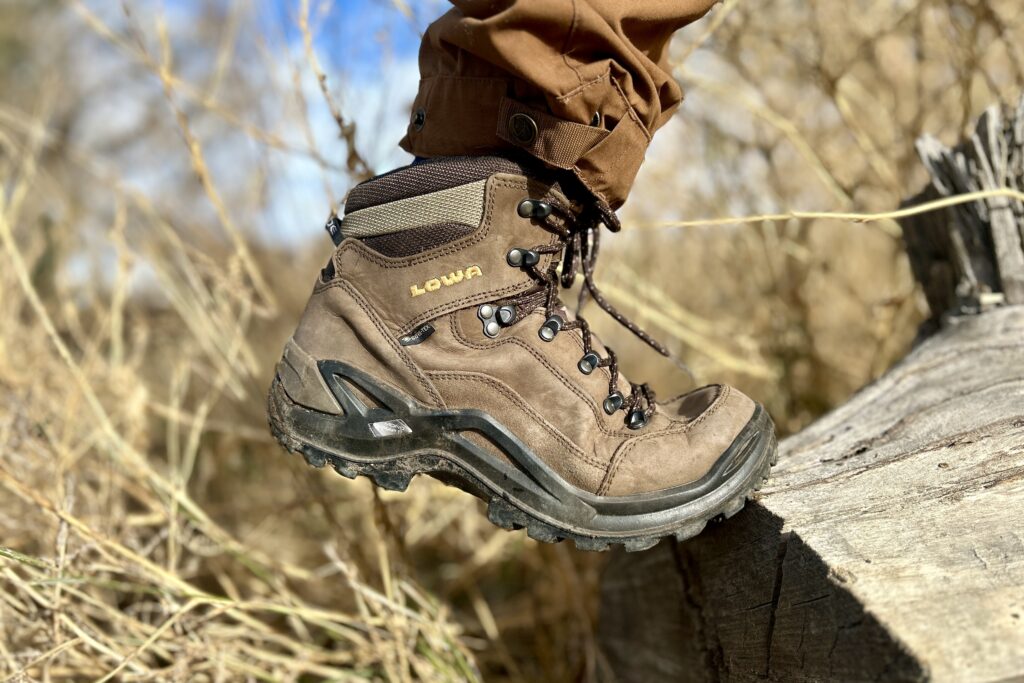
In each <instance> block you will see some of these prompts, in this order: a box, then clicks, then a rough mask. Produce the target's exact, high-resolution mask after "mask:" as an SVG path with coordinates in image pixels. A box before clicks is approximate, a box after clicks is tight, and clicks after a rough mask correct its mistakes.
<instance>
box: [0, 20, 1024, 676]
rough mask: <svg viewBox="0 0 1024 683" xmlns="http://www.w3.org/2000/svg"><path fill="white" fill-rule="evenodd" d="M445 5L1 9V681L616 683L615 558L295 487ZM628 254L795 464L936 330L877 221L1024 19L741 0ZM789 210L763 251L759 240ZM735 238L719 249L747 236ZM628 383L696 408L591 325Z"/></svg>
mask: <svg viewBox="0 0 1024 683" xmlns="http://www.w3.org/2000/svg"><path fill="white" fill-rule="evenodd" d="M445 8H446V5H445V3H443V2H440V1H438V0H426V1H423V0H419V1H417V2H415V3H414V2H412V1H411V0H409V1H406V0H335V1H334V2H331V1H329V0H308V1H307V0H264V1H263V2H248V1H245V0H203V1H200V0H194V1H191V2H190V1H186V0H163V1H162V2H161V1H157V0H123V1H117V2H115V1H114V0H67V1H63V0H2V1H0V190H2V193H0V673H2V674H3V675H4V676H6V677H9V678H8V680H46V681H49V680H68V679H71V680H97V679H102V680H170V681H179V680H181V681H185V680H188V681H233V680H274V681H277V680H282V681H297V680H302V681H313V680H356V679H357V680H384V679H386V680H411V679H427V680H467V679H469V680H475V679H481V678H483V679H486V680H496V681H501V680H510V681H542V680H544V681H566V680H594V679H598V678H601V677H602V673H603V672H604V671H605V669H604V667H603V664H602V657H601V653H600V651H599V649H598V648H597V646H596V644H595V640H594V632H595V624H596V619H597V618H598V614H597V600H596V597H597V590H598V586H599V578H600V571H601V567H602V564H603V562H604V561H605V557H604V556H601V555H588V554H585V553H579V552H577V551H576V550H575V549H574V548H572V547H570V546H568V545H565V544H563V545H558V546H549V545H541V544H537V543H535V542H533V541H531V540H529V539H527V538H526V537H525V534H523V533H515V534H511V533H507V532H504V531H501V530H499V529H497V528H494V527H492V526H491V525H490V524H489V523H488V522H487V521H486V519H485V517H484V516H483V515H482V514H480V512H481V510H482V507H481V505H480V504H479V503H478V502H477V501H476V500H475V499H473V498H471V497H470V496H468V495H466V494H463V493H461V492H458V491H456V490H454V489H448V488H445V487H444V486H442V485H440V484H437V483H436V482H433V481H432V480H428V479H425V478H420V479H418V480H416V481H415V482H414V484H413V486H412V487H411V488H410V491H409V493H407V494H403V495H395V494H390V493H384V492H381V491H377V490H375V489H374V488H373V487H372V485H371V484H370V483H369V482H367V481H366V480H359V481H356V482H349V481H347V480H343V479H341V478H339V477H337V476H336V475H335V474H334V473H333V472H330V471H313V470H309V469H307V467H306V466H305V464H304V463H303V462H302V461H301V459H296V458H295V457H294V456H288V455H286V454H285V453H284V452H283V451H280V449H279V448H278V447H277V445H276V444H275V443H274V442H273V441H272V440H271V438H270V436H269V434H268V433H267V429H266V426H265V419H264V412H263V406H264V393H265V389H266V387H267V386H268V385H269V382H270V378H271V375H272V372H273V367H274V364H275V363H276V361H277V359H278V354H279V353H280V350H281V347H282V345H283V343H284V341H285V340H286V339H287V337H288V335H289V334H290V333H291V331H292V329H293V326H294V324H295V322H296V320H297V317H298V315H299V313H300V312H301V307H302V305H303V304H304V302H305V299H306V297H307V296H308V294H309V291H310V289H311V287H312V283H313V281H314V279H315V276H316V273H317V272H318V270H319V267H320V266H321V265H322V264H323V263H324V262H325V260H326V259H327V258H328V256H329V254H330V251H331V248H330V242H329V240H328V239H327V237H326V235H325V234H323V232H322V227H321V226H322V225H323V223H324V220H325V219H326V217H327V216H328V214H329V212H330V211H331V210H332V208H336V207H338V206H339V204H340V203H341V202H342V201H343V199H344V197H345V194H346V192H347V191H348V190H349V189H350V188H351V187H352V186H353V185H354V184H355V183H356V182H359V181H360V180H363V179H366V178H367V177H370V176H371V175H373V174H374V173H377V172H382V171H386V170H388V169H390V168H393V167H395V166H397V165H401V164H404V163H407V162H408V161H409V159H408V158H407V157H406V155H404V153H403V152H401V151H400V150H399V149H398V147H397V142H398V140H399V138H400V137H401V135H402V133H403V131H404V129H405V126H406V122H407V121H408V108H409V105H410V103H411V101H412V98H413V96H414V94H415V89H416V83H417V79H418V75H417V69H416V52H417V48H418V42H419V37H420V35H421V33H422V31H423V30H424V28H425V27H426V25H427V24H428V23H429V22H430V21H431V19H432V18H434V17H436V16H438V15H439V14H440V13H441V12H442V11H444V9H445ZM672 60H673V64H674V67H675V74H676V76H677V78H678V79H679V80H680V82H681V83H682V84H683V86H684V88H685V90H686V92H687V100H686V102H685V103H684V105H683V107H682V109H681V110H680V112H679V114H677V116H676V117H675V119H674V120H673V121H672V123H671V124H670V125H669V126H667V127H666V128H665V129H664V130H663V131H662V132H661V133H660V134H659V135H658V137H657V138H656V139H655V144H654V146H653V147H652V149H651V151H650V153H649V155H648V161H647V163H646V165H645V167H644V169H643V171H642V172H641V176H640V179H639V181H638V184H637V187H636V189H635V190H634V192H633V194H632V196H631V198H630V200H629V202H628V203H627V205H626V206H625V207H624V208H623V210H622V211H621V215H622V217H623V220H624V222H625V223H626V229H625V230H624V231H623V232H622V233H619V234H618V235H616V236H614V237H610V238H608V239H606V240H605V241H604V245H603V246H604V249H603V254H604V255H603V257H602V259H601V263H600V266H599V270H598V280H599V283H600V284H601V286H602V288H603V289H604V290H605V291H606V293H607V294H608V295H609V298H610V299H611V300H612V301H613V303H615V305H616V306H618V307H620V308H622V309H623V310H624V311H625V312H626V313H627V314H629V315H631V316H632V317H633V318H634V319H635V320H636V321H637V322H639V323H640V324H641V325H644V326H645V327H646V328H647V329H649V330H650V331H651V332H652V333H653V334H654V335H655V336H656V337H658V338H659V339H661V340H663V341H665V342H667V343H668V345H669V346H670V347H671V348H672V349H673V350H674V351H675V352H676V353H677V354H678V355H680V356H681V357H682V358H684V359H685V360H686V361H687V363H688V364H689V365H690V366H691V368H692V369H693V370H694V373H695V374H696V376H697V380H698V382H699V383H706V382H709V381H726V382H730V383H733V384H735V385H737V386H738V387H740V388H741V389H742V390H744V391H745V392H747V393H749V394H751V395H753V396H754V397H755V398H757V399H759V400H760V401H762V402H764V403H765V404H766V405H767V406H768V407H769V409H770V411H771V413H772V415H773V417H774V418H775V421H776V423H777V424H778V425H779V426H780V429H781V431H783V432H785V433H792V432H794V431H797V430H799V429H800V428H802V427H803V426H805V425H806V424H808V423H809V422H810V421H811V420H813V419H814V418H815V417H816V416H818V415H821V414H822V413H823V412H825V411H827V410H828V409H829V408H830V407H831V406H834V405H836V404H838V403H840V402H842V401H843V400H844V399H845V398H846V397H848V396H849V395H850V394H851V393H852V392H854V391H856V390H857V389H858V388H859V387H861V386H863V385H865V384H866V383H868V382H870V381H871V380H872V379H873V378H875V377H877V376H878V375H879V374H880V373H882V372H884V371H885V369H886V368H887V367H888V366H889V365H890V364H891V363H892V362H893V361H894V360H896V359H898V358H899V357H900V356H901V355H902V354H903V353H905V351H906V350H907V348H908V347H909V345H910V344H911V342H912V340H913V338H914V335H915V332H916V329H917V326H918V324H919V323H920V321H921V320H922V319H923V317H924V315H925V314H926V311H925V310H924V308H923V303H922V299H921V297H920V295H919V293H918V291H917V290H916V288H915V285H914V282H913V280H912V278H911V276H910V272H909V268H908V265H907V263H906V259H905V257H904V255H903V249H902V244H901V238H900V230H899V226H898V225H897V224H895V223H893V222H892V221H888V220H884V219H880V220H873V221H870V222H860V223H853V222H848V221H844V220H840V219H838V218H833V217H828V216H827V215H826V216H819V217H816V218H813V219H812V218H796V217H790V218H779V217H778V214H783V215H787V214H789V213H790V212H792V211H809V212H817V213H825V214H827V213H834V212H885V211H890V210H892V209H895V208H897V207H898V206H899V205H900V203H901V202H902V201H903V200H905V199H908V198H910V197H912V196H913V195H914V194H916V193H917V192H918V191H919V190H920V189H921V188H922V187H923V184H924V182H925V174H924V171H923V169H922V168H921V167H920V164H919V163H918V160H917V157H916V155H915V151H914V141H915V139H916V138H917V137H918V136H919V135H921V134H923V133H925V132H929V133H932V134H935V135H936V136H938V137H940V138H941V139H942V140H943V141H944V142H947V143H952V142H955V141H956V140H957V139H959V138H960V137H961V135H962V134H963V133H964V132H965V130H966V129H967V128H968V127H969V126H970V125H971V122H972V121H973V120H974V119H975V118H976V117H977V115H978V114H979V113H980V112H981V110H982V109H984V108H985V107H986V106H988V105H990V104H993V103H997V102H1016V100H1017V98H1018V97H1019V95H1020V93H1021V92H1022V90H1024V6H1022V5H1021V3H1020V2H1019V0H853V1H851V2H842V3H840V2H822V1H820V0H811V1H806V0H774V1H772V2H766V1H762V0H744V1H742V2H740V1H738V0H726V2H724V3H722V4H719V5H718V6H717V7H716V8H715V9H714V10H713V11H712V13H711V14H710V15H709V16H708V17H707V18H705V19H704V20H703V21H701V22H699V23H697V24H695V25H693V26H690V27H688V28H687V29H686V30H684V31H682V32H681V33H680V34H679V35H678V36H677V38H676V40H675V42H674V43H673V50H672ZM766 214H772V215H776V219H775V220H761V219H758V218H757V216H761V215H766ZM723 219H728V220H723ZM589 317H590V320H591V321H592V322H593V323H594V325H595V327H596V328H597V329H598V332H599V333H600V334H601V335H602V337H603V338H604V339H605V340H606V341H608V342H609V343H610V345H612V346H614V347H615V348H616V350H617V351H618V352H619V356H620V359H621V363H622V365H623V367H624V369H625V372H626V373H627V374H628V375H629V376H630V377H633V378H642V379H649V380H651V381H652V383H653V384H654V386H655V388H656V389H658V390H659V392H660V393H662V394H663V395H671V394H673V393H677V392H680V391H683V390H687V389H690V388H692V387H693V386H694V385H693V382H692V381H691V380H690V379H689V378H687V377H686V376H685V375H684V374H682V373H679V372H678V371H675V370H674V369H672V367H671V364H665V363H664V361H662V360H660V359H659V358H658V357H656V356H655V355H654V354H653V353H652V352H650V351H649V350H646V348H645V347H643V346H642V344H641V343H640V342H638V341H637V340H635V339H633V338H631V336H630V335H629V334H628V333H627V332H625V331H624V330H623V329H622V328H619V327H618V326H617V325H615V324H614V322H613V321H611V320H610V319H608V318H606V317H603V316H601V315H599V314H598V312H597V311H592V312H590V316H589Z"/></svg>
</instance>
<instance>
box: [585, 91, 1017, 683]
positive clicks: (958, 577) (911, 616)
mask: <svg viewBox="0 0 1024 683" xmlns="http://www.w3.org/2000/svg"><path fill="white" fill-rule="evenodd" d="M919 150H920V151H921V154H922V157H923V158H924V160H925V163H926V164H927V165H928V167H929V170H930V171H931V173H932V176H933V184H932V186H931V187H930V188H929V189H928V190H927V191H926V192H925V193H923V194H922V195H921V196H919V197H918V198H916V199H915V200H912V201H920V200H921V199H922V198H927V197H936V196H942V195H948V194H955V193H960V192H964V191H971V190H977V189H992V188H996V187H1016V188H1018V189H1020V188H1024V100H1022V104H1021V106H1020V107H1018V109H1017V110H1016V111H1015V112H1012V113H1010V114H1009V115H1007V114H1006V113H1004V112H1002V111H1000V110H999V109H992V110H990V111H989V112H987V113H986V115H985V116H984V117H983V118H982V120H981V121H980V122H979V125H978V129H977V132H976V134H975V135H974V137H973V138H972V139H971V140H968V141H967V142H965V143H963V144H962V145H960V146H959V147H957V148H955V149H946V148H944V147H942V146H941V145H939V144H938V143H937V142H936V141H934V140H931V139H925V140H922V141H921V143H919ZM904 231H905V234H906V240H907V246H908V251H909V254H910V258H911V261H912V263H913V266H914V271H915V274H916V275H917V277H918V279H919V280H920V281H921V282H922V285H923V287H924V289H925V292H926V295H927V297H928V300H929V303H930V304H931V306H932V310H933V312H934V313H935V314H936V315H934V316H933V321H932V324H931V325H930V327H929V330H930V331H933V332H934V331H936V330H938V331H937V333H936V334H934V335H933V336H931V337H929V338H928V339H926V340H925V341H923V342H922V343H920V344H919V345H918V346H917V348H915V349H914V350H913V351H912V352H911V353H910V355H909V356H908V357H907V358H905V359H904V360H903V361H902V362H900V363H899V364H897V365H896V367H894V368H893V369H891V370H890V371H889V372H888V373H887V374H886V375H885V376H884V377H882V378H881V379H880V380H878V381H877V382H875V383H874V384H872V385H870V386H868V387H866V388H865V389H863V390H861V391H860V392H859V393H858V394H857V395H856V396H854V397H853V398H852V399H850V401H849V402H848V403H846V404H845V405H843V406H842V407H840V408H838V409H836V410H835V411H833V412H832V413H830V414H829V415H827V416H825V417H824V418H822V419H821V420H819V421H818V422H816V423H815V424H813V425H811V426H810V427H809V428H808V429H806V430H804V431H803V432H801V433H800V434H797V435H796V436H793V437H790V438H789V439H786V440H785V441H784V442H783V444H782V447H781V456H780V459H779V464H778V466H777V467H776V469H775V471H774V473H773V478H772V480H771V481H770V482H769V484H768V486H767V487H766V488H765V490H764V491H763V492H762V494H761V495H760V496H759V498H758V499H757V500H756V501H752V502H751V503H749V504H748V505H747V507H746V509H745V510H743V511H742V512H740V513H739V514H738V515H737V516H736V517H734V518H733V519H731V520H729V521H728V522H726V523H723V524H719V525H714V526H712V527H709V528H708V529H707V530H706V531H705V532H704V533H703V534H702V535H701V536H699V537H698V538H696V539H694V540H692V541H689V542H687V543H684V544H676V543H669V542H663V543H662V544H660V545H659V546H657V547H655V548H653V549H651V550H650V551H648V552H646V553H640V554H635V555H627V554H624V553H622V554H618V555H615V556H613V558H612V560H611V562H610V563H609V566H608V568H607V570H606V572H605V576H604V580H603V585H602V605H601V623H600V640H601V645H602V650H603V652H604V654H605V655H606V657H607V660H608V662H609V664H610V666H611V669H612V670H613V671H614V673H615V678H616V679H617V680H620V681H661V680H672V681H704V680H755V679H769V680H785V681H791V680H843V681H861V680H884V681H897V680H943V681H987V680H991V681H995V680H1007V679H1014V680H1016V679H1020V678H1024V305H1021V304H1024V288H1022V284H1024V205H1022V203H1021V202H1020V201H1016V200H1011V199H1006V198H995V199H990V200H984V201H979V202H975V203H974V204H971V205H966V206H962V207H959V208H956V209H950V210H948V211H947V212H946V213H944V214H931V215H926V216H922V217H917V218H914V219H911V220H908V221H907V222H906V223H905V224H904Z"/></svg>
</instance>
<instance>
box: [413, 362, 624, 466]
mask: <svg viewBox="0 0 1024 683" xmlns="http://www.w3.org/2000/svg"><path fill="white" fill-rule="evenodd" d="M427 374H428V375H429V376H430V377H432V378H434V379H442V380H444V379H449V380H455V381H458V380H470V381H475V382H483V383H484V384H489V385H491V387H493V388H494V389H496V390H497V391H498V392H499V393H501V394H502V396H504V397H505V398H506V399H508V400H509V401H511V402H512V403H513V404H515V405H516V406H517V407H518V408H521V409H522V410H523V412H525V413H526V414H527V415H529V416H530V417H531V418H533V420H534V421H535V422H536V423H537V424H539V425H540V426H541V427H543V428H544V429H545V430H546V431H547V432H548V433H549V434H550V435H551V436H553V437H554V438H555V440H556V441H558V442H559V443H561V444H562V446H563V447H565V449H566V450H568V451H570V452H571V453H572V454H573V455H576V456H577V457H579V458H580V459H581V460H583V461H584V462H585V463H587V464H588V465H590V466H591V467H594V468H596V469H599V470H604V469H605V467H606V466H607V463H604V462H601V461H600V460H597V459H596V458H593V457H592V456H590V455H588V454H587V452H586V451H584V450H583V449H581V448H580V447H579V446H577V445H576V444H574V443H573V442H572V441H570V440H569V439H568V437H566V436H565V435H564V434H562V433H561V432H560V431H558V430H557V429H556V428H555V427H554V426H552V425H551V424H549V423H548V422H547V420H545V419H544V417H543V416H542V415H541V414H540V413H538V412H537V411H536V410H534V409H533V407H532V406H530V404H529V403H527V402H526V401H524V400H523V397H522V396H520V395H519V394H517V393H516V392H515V391H513V390H512V389H511V388H509V387H508V386H506V385H505V384H503V383H502V382H499V381H498V380H496V379H494V378H493V377H490V376H488V375H483V374H480V373H474V372H452V371H436V372H435V371H429V370H428V371H427Z"/></svg>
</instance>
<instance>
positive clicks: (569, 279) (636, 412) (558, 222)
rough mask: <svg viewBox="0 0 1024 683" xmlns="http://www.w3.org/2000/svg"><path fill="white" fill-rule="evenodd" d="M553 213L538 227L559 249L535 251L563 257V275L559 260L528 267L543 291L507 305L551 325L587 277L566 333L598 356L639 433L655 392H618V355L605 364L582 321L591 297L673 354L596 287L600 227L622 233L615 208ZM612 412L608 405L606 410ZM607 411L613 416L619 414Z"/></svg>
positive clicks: (641, 387) (634, 388)
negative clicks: (568, 294) (575, 333)
mask: <svg viewBox="0 0 1024 683" xmlns="http://www.w3.org/2000/svg"><path fill="white" fill-rule="evenodd" d="M544 203H545V204H547V205H549V206H550V207H551V210H550V212H547V213H546V215H542V216H536V215H535V216H534V218H535V219H536V220H537V223H538V224H539V225H540V226H541V227H542V228H544V229H545V230H547V231H548V232H552V233H554V234H555V235H557V236H558V240H557V241H556V242H555V243H554V244H542V245H538V246H535V247H533V248H532V249H531V251H534V252H535V253H537V254H561V255H562V258H561V274H559V272H558V271H559V259H557V258H556V259H553V260H552V262H551V265H550V266H548V267H547V268H545V269H541V268H539V267H538V266H539V264H532V265H525V266H524V267H525V269H526V270H527V272H528V273H529V274H530V275H531V276H532V277H534V278H535V279H536V280H537V281H538V286H537V287H536V288H534V289H531V290H529V291H527V292H525V293H523V294H521V295H519V296H517V297H514V298H513V299H511V300H509V301H508V302H506V303H508V304H510V305H514V306H515V307H516V309H517V312H516V318H517V319H520V318H521V317H522V316H524V315H525V314H527V313H530V312H532V311H534V310H537V308H539V307H541V306H543V310H544V314H545V317H546V318H548V319H551V317H552V316H554V315H556V313H557V310H558V309H559V308H560V307H562V308H564V305H563V303H562V301H561V300H560V299H559V297H558V292H559V288H564V289H568V288H570V287H572V285H573V284H574V283H575V281H576V276H577V274H579V273H580V272H582V274H583V287H582V289H581V290H580V294H579V299H578V301H577V308H576V310H577V315H576V317H575V318H574V319H573V320H569V321H565V322H563V324H562V325H561V330H562V331H566V330H579V331H580V333H581V336H582V338H583V352H584V357H586V356H587V355H588V354H593V355H594V356H596V357H597V358H599V361H598V362H597V364H596V365H595V366H594V368H598V367H602V368H608V371H609V374H610V377H609V382H608V395H609V398H612V397H613V396H619V397H621V398H622V401H621V405H620V406H619V407H618V408H617V410H622V411H624V412H625V413H626V415H627V418H626V420H627V424H628V425H629V426H631V427H634V428H639V427H642V426H643V425H645V424H647V422H648V421H649V420H650V419H651V416H653V415H654V412H655V410H656V403H655V398H656V396H655V392H654V389H652V388H651V387H650V385H648V384H647V383H643V384H636V383H633V382H630V383H629V384H630V393H629V396H626V397H622V395H621V393H620V392H619V389H618V383H619V364H618V358H617V356H616V355H615V352H614V351H613V350H612V349H610V348H608V347H607V346H605V351H606V353H607V355H606V356H604V357H603V358H602V357H600V356H598V354H597V353H596V351H595V349H594V345H593V341H594V336H593V334H592V333H591V331H590V324H589V323H588V322H587V321H586V319H584V318H583V317H581V316H580V315H579V311H580V310H582V308H583V304H584V303H585V302H586V299H587V297H588V296H589V297H591V298H593V300H594V303H596V304H597V305H598V306H599V307H600V308H601V310H603V311H604V312H605V313H607V314H608V315H610V316H611V317H612V318H614V319H615V321H616V322H618V323H619V324H620V325H622V326H623V327H625V328H626V329H627V330H629V331H630V332H632V333H633V334H634V335H636V337H637V338H639V339H640V340H641V341H643V342H644V343H645V344H647V345H648V346H650V347H651V348H652V349H654V350H655V351H657V352H658V353H659V354H661V355H662V356H665V357H666V358H672V359H673V360H675V359H674V358H673V356H672V354H671V353H670V352H669V350H668V349H667V348H666V347H665V346H664V345H663V344H662V343H661V342H659V341H657V340H656V339H654V338H653V337H651V335H650V334H648V333H647V332H645V331H644V330H643V329H642V328H641V327H640V326H639V325H637V324H636V323H635V322H633V321H632V320H630V319H629V318H627V317H626V316H625V315H624V314H622V313H621V312H620V311H619V310H618V309H616V308H615V307H614V306H613V305H612V304H611V303H610V302H609V301H608V299H607V298H606V297H605V295H604V294H603V293H602V292H601V290H600V289H599V288H598V287H597V284H596V283H595V282H594V267H595V264H596V261H597V256H598V252H599V248H600V235H601V226H602V225H603V226H605V227H607V228H608V230H610V231H611V232H618V231H619V229H620V228H621V224H620V223H619V220H618V217H617V216H616V215H615V213H614V212H613V211H612V210H611V208H610V207H609V206H608V205H607V204H605V203H604V202H602V201H598V202H596V203H595V204H593V205H590V206H588V207H586V208H585V209H584V210H583V211H581V212H577V211H574V210H572V209H570V208H569V207H566V206H564V205H563V204H562V203H561V202H559V201H557V200H552V199H550V198H549V199H548V200H546V201H545V202H544ZM675 362H676V363H677V364H678V365H681V367H683V369H684V370H686V371H687V372H689V371H688V370H687V369H686V368H685V366H682V364H681V362H680V361H678V360H675ZM606 406H607V404H606ZM605 410H606V411H607V412H609V413H610V414H611V413H613V412H615V411H614V410H608V408H607V407H606V408H605Z"/></svg>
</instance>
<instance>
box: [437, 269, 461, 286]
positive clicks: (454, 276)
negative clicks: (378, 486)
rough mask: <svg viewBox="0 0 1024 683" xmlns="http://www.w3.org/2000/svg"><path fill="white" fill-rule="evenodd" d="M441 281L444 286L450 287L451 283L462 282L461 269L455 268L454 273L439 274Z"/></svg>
mask: <svg viewBox="0 0 1024 683" xmlns="http://www.w3.org/2000/svg"><path fill="white" fill-rule="evenodd" d="M441 282H443V283H444V285H445V287H451V286H452V285H455V284H458V283H460V282H462V271H461V270H457V271H455V272H454V273H448V274H447V275H442V276H441Z"/></svg>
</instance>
